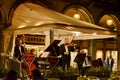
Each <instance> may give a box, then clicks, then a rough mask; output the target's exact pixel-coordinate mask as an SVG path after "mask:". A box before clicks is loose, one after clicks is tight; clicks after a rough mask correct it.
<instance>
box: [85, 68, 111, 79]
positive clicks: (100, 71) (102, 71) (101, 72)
mask: <svg viewBox="0 0 120 80" xmlns="http://www.w3.org/2000/svg"><path fill="white" fill-rule="evenodd" d="M86 76H96V77H98V78H109V77H110V70H109V67H108V66H104V67H91V68H90V69H88V70H87V72H86Z"/></svg>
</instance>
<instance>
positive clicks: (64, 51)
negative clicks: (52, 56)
mask: <svg viewBox="0 0 120 80" xmlns="http://www.w3.org/2000/svg"><path fill="white" fill-rule="evenodd" d="M71 51H74V48H73V47H72V46H70V42H69V39H68V38H65V40H64V43H63V44H61V45H60V48H59V52H60V54H61V55H62V58H61V62H62V70H63V71H65V70H66V69H69V68H70V59H71V55H70V52H71Z"/></svg>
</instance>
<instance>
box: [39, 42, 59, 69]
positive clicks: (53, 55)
mask: <svg viewBox="0 0 120 80" xmlns="http://www.w3.org/2000/svg"><path fill="white" fill-rule="evenodd" d="M59 42H60V40H54V41H53V42H52V43H51V44H50V45H49V46H48V47H47V48H46V49H45V50H44V52H49V53H50V55H49V56H48V57H44V58H43V57H41V56H40V57H39V61H43V62H46V60H47V61H48V63H49V65H50V66H51V67H55V66H58V65H61V64H60V63H61V62H60V61H61V58H60V57H58V56H59V46H58V44H59ZM46 66H48V64H47V65H46ZM44 67H45V65H44Z"/></svg>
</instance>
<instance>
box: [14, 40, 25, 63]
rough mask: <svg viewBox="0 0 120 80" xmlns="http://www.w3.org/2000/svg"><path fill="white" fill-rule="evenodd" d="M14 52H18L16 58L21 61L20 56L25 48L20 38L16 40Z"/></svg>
mask: <svg viewBox="0 0 120 80" xmlns="http://www.w3.org/2000/svg"><path fill="white" fill-rule="evenodd" d="M15 53H18V55H19V58H18V60H20V61H21V58H22V57H23V55H24V53H25V48H24V46H22V40H18V41H17V42H16V45H15V47H14V54H15Z"/></svg>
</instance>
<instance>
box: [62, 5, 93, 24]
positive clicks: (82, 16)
mask: <svg viewBox="0 0 120 80" xmlns="http://www.w3.org/2000/svg"><path fill="white" fill-rule="evenodd" d="M75 13H77V14H79V15H80V20H82V21H85V22H89V23H91V20H90V17H89V16H88V14H87V13H86V12H85V11H84V10H83V9H81V8H76V7H74V8H70V9H68V10H67V11H66V12H65V13H64V14H65V15H67V16H70V17H73V15H74V14H75Z"/></svg>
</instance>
